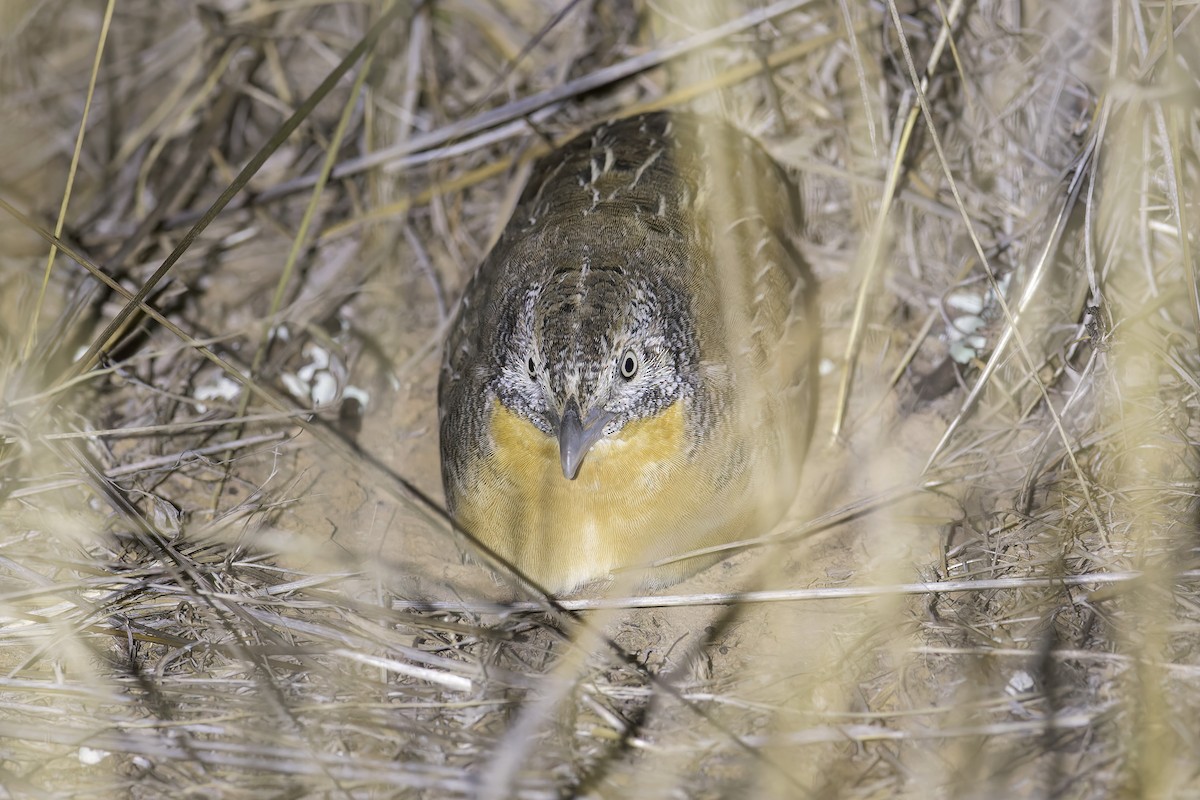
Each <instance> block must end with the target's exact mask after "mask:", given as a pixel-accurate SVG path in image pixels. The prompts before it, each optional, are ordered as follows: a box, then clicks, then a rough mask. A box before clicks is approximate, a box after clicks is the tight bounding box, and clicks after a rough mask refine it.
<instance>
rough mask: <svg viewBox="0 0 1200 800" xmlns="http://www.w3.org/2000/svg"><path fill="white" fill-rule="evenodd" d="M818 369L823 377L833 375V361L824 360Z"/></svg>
mask: <svg viewBox="0 0 1200 800" xmlns="http://www.w3.org/2000/svg"><path fill="white" fill-rule="evenodd" d="M817 369H818V371H820V373H821V374H822V375H832V374H833V370H834V366H833V361H832V360H831V359H828V358H822V359H821V364H820V366H818V367H817Z"/></svg>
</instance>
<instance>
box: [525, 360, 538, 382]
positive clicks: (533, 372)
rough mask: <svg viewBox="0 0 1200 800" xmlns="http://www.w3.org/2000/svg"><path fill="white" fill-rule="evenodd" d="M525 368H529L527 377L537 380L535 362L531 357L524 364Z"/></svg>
mask: <svg viewBox="0 0 1200 800" xmlns="http://www.w3.org/2000/svg"><path fill="white" fill-rule="evenodd" d="M525 366H526V367H528V368H529V377H531V378H533V379H534V380H537V362H536V361H534V360H533V356H530V357H529V360H528V361H527V362H525Z"/></svg>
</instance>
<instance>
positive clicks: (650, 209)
mask: <svg viewBox="0 0 1200 800" xmlns="http://www.w3.org/2000/svg"><path fill="white" fill-rule="evenodd" d="M802 222H803V217H802V209H801V207H800V201H799V193H798V191H797V189H796V186H795V184H794V182H793V181H792V180H791V179H790V177H789V175H788V174H787V172H786V171H785V170H784V169H783V168H782V167H781V166H780V165H779V164H778V163H777V162H776V161H775V160H774V159H773V158H772V157H771V156H770V155H769V154H768V153H767V152H766V150H765V149H764V147H763V146H762V145H761V144H760V143H759V142H758V141H757V140H756V139H754V138H753V137H752V136H750V135H749V134H746V133H743V132H742V131H741V130H740V129H739V128H738V127H736V126H735V125H734V124H732V123H730V122H727V121H725V120H723V119H720V118H717V117H714V116H708V115H702V114H696V113H690V112H684V111H657V112H650V113H644V114H639V115H634V116H628V117H624V118H620V119H616V120H612V121H607V122H604V123H601V124H599V125H597V126H595V127H593V128H592V129H590V130H586V131H584V132H583V133H581V134H579V135H577V136H576V137H575V138H573V139H571V140H570V141H568V142H567V143H565V144H563V145H561V146H560V147H558V148H557V149H555V150H552V151H551V152H550V153H548V154H547V155H545V156H543V157H542V158H541V159H539V160H538V161H537V162H536V163H535V165H534V167H533V169H532V171H531V173H530V178H529V180H528V183H527V184H526V186H525V187H524V189H523V191H522V193H521V195H520V197H519V199H518V201H517V203H516V206H515V210H514V211H513V214H512V217H511V218H510V220H509V221H508V223H507V225H506V226H505V228H504V230H503V232H502V233H501V234H500V236H499V238H498V239H497V240H496V243H495V244H494V246H493V247H492V249H491V250H490V251H489V252H488V254H487V255H486V256H485V257H484V259H483V260H482V261H481V263H480V265H479V267H478V268H477V270H476V271H475V273H474V274H473V276H472V277H471V278H470V279H469V281H468V282H467V285H466V288H465V289H464V291H463V295H462V299H461V301H460V303H459V305H458V307H457V310H456V312H455V313H456V316H455V317H454V319H453V320H452V322H451V324H450V329H449V333H448V335H447V338H446V342H445V346H444V353H443V359H442V365H441V371H440V375H439V381H438V412H439V442H440V452H441V465H442V482H443V488H444V490H445V497H446V503H447V508H448V510H449V512H450V514H451V516H452V517H453V519H454V520H455V522H456V524H457V525H458V526H459V527H460V528H461V529H462V530H463V531H465V532H467V533H468V534H470V536H471V538H472V539H474V540H475V542H476V543H477V544H479V545H481V546H482V548H483V549H485V550H486V551H487V552H488V553H490V555H491V556H493V557H494V558H498V559H499V560H501V561H503V562H504V563H506V564H507V565H509V566H510V567H511V568H514V569H515V570H516V571H518V572H519V573H520V574H521V575H522V576H523V577H524V578H525V579H526V580H527V581H531V582H532V583H534V584H535V585H536V586H537V587H539V588H540V589H542V590H543V591H545V592H547V593H549V594H551V595H557V596H562V595H568V594H571V593H574V592H578V591H581V590H586V589H587V587H589V586H593V585H600V582H602V581H604V580H606V579H608V578H610V577H611V576H612V575H613V574H614V573H620V574H624V573H627V572H628V571H631V570H636V573H634V575H635V578H636V581H635V583H636V585H637V586H638V587H639V588H646V589H654V588H658V587H663V586H667V585H669V584H671V583H674V582H677V581H678V580H680V579H682V578H683V577H686V576H688V575H689V574H692V573H693V572H695V571H698V570H699V569H700V568H702V567H704V566H706V565H708V564H711V563H713V562H714V561H715V560H718V559H719V556H714V555H711V554H710V555H709V556H707V557H706V558H680V556H682V555H684V554H686V553H687V552H689V551H692V550H696V549H701V548H711V547H713V546H715V545H720V544H725V543H728V542H731V541H736V540H739V539H743V538H749V537H754V536H757V535H761V534H762V533H764V532H765V531H766V529H768V528H770V527H771V526H772V525H774V524H775V523H776V522H777V521H778V520H779V519H780V518H781V517H782V516H783V514H784V513H785V511H786V510H787V508H788V507H789V505H790V504H791V502H792V501H793V499H794V497H795V494H796V492H797V485H798V480H799V474H800V469H801V466H802V464H803V461H804V458H805V454H806V451H807V449H808V443H809V440H810V439H811V436H812V430H813V420H814V419H815V408H816V405H817V383H818V381H817V376H816V366H817V363H818V352H819V340H820V327H819V321H818V318H817V317H818V311H817V305H816V300H817V289H818V287H817V283H816V280H815V278H814V276H813V273H812V270H811V269H810V267H809V265H808V264H807V262H806V261H805V259H804V258H803V256H802V255H801V253H800V250H799V245H798V237H799V233H800V231H801V229H802Z"/></svg>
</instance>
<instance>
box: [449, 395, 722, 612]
mask: <svg viewBox="0 0 1200 800" xmlns="http://www.w3.org/2000/svg"><path fill="white" fill-rule="evenodd" d="M490 414H491V424H490V426H489V428H490V432H491V437H490V438H491V444H492V447H491V452H490V453H489V454H488V455H486V456H484V457H481V458H479V459H477V461H476V469H475V470H474V475H473V476H471V479H470V483H471V485H472V490H471V491H470V492H469V493H467V494H466V495H464V496H463V497H462V498H461V499H462V502H461V503H460V504H459V507H458V508H457V509H456V511H455V515H456V517H457V518H458V519H459V521H460V522H461V523H462V524H463V526H464V528H465V529H466V530H468V531H470V532H471V533H472V534H473V535H474V536H476V537H477V538H479V539H480V540H481V541H482V542H483V543H484V544H485V545H487V547H488V548H490V549H491V550H493V551H494V552H496V553H497V554H498V555H500V556H502V557H504V558H505V559H506V560H508V561H510V562H512V563H515V564H518V565H520V566H521V567H522V568H523V570H524V571H525V572H526V574H527V575H528V576H529V577H531V578H533V579H534V580H536V581H538V582H539V583H541V584H543V586H544V587H545V588H548V589H550V590H551V591H555V590H562V589H565V588H570V587H572V586H575V585H578V584H579V583H581V582H583V581H585V580H588V579H591V578H594V577H596V576H598V575H603V574H605V573H607V572H609V571H611V570H614V569H617V568H620V567H625V566H632V565H636V564H641V563H644V562H645V560H646V559H647V558H652V557H655V556H656V555H658V554H661V552H663V551H664V549H666V550H669V549H670V547H672V546H673V545H675V544H677V543H678V542H679V541H681V540H686V539H687V538H688V537H687V536H686V533H687V530H688V528H689V527H690V526H692V525H693V524H694V523H695V519H694V515H695V514H696V511H697V510H698V506H702V505H703V502H704V500H705V499H706V494H705V491H704V488H703V486H702V484H704V483H706V482H707V480H708V472H709V471H708V470H707V469H704V468H703V466H706V465H701V464H699V463H697V462H696V460H695V459H692V458H689V446H688V435H687V425H686V418H687V410H686V408H685V404H684V402H683V401H677V402H676V403H674V404H673V405H671V406H669V407H668V408H667V409H665V410H664V411H662V412H660V413H659V414H657V415H655V416H653V417H649V418H645V419H641V420H636V421H634V422H631V423H629V424H628V425H626V426H625V427H624V428H623V429H622V430H620V431H619V432H617V433H616V434H613V435H611V436H607V437H605V438H604V439H602V440H601V441H599V442H597V443H596V444H595V445H594V446H593V447H592V449H591V450H590V451H589V452H588V454H587V457H586V458H585V459H584V462H583V466H582V467H581V468H580V470H579V475H578V477H576V479H575V480H568V479H566V478H565V477H564V476H563V474H562V467H561V463H560V458H559V452H558V440H557V439H555V438H554V437H552V436H548V435H546V434H545V433H543V432H542V431H540V430H538V429H537V428H536V427H534V425H532V424H531V423H530V422H529V421H528V420H526V419H525V418H523V417H521V416H520V415H518V414H516V413H514V412H512V411H510V410H509V409H507V408H506V407H505V406H504V405H503V404H501V403H500V402H499V401H494V402H493V404H492V408H491V409H490Z"/></svg>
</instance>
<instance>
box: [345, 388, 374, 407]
mask: <svg viewBox="0 0 1200 800" xmlns="http://www.w3.org/2000/svg"><path fill="white" fill-rule="evenodd" d="M342 397H345V398H346V399H348V400H357V401H358V404H359V405H360V406H362V407H363V408H366V407H367V406H368V405H369V404H370V403H371V395H370V393H369V392H367V391H366V390H364V389H360V388H358V387H357V386H347V387H346V388H345V389H344V390H343V391H342Z"/></svg>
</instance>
